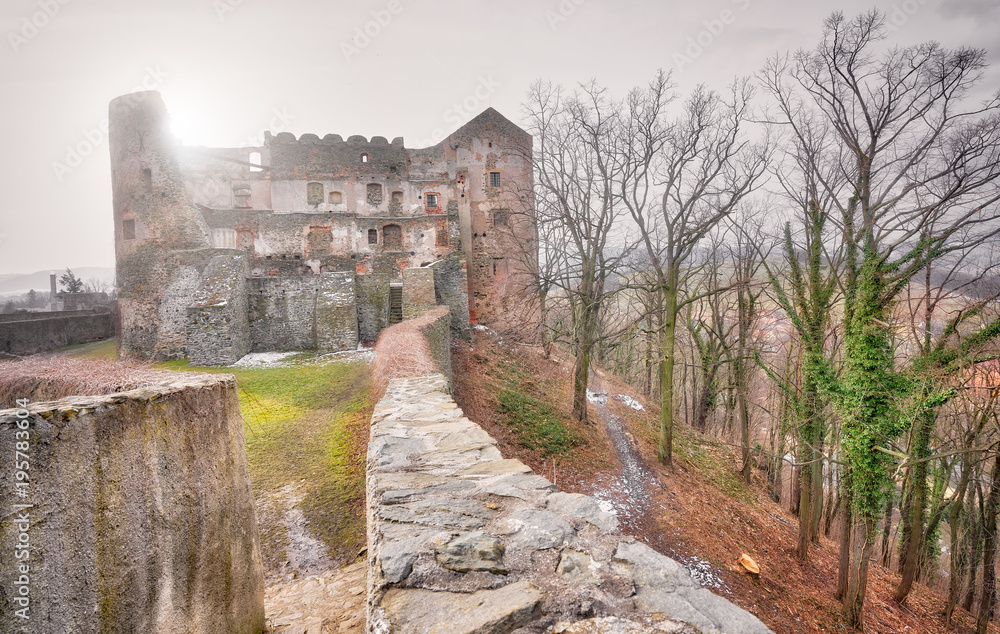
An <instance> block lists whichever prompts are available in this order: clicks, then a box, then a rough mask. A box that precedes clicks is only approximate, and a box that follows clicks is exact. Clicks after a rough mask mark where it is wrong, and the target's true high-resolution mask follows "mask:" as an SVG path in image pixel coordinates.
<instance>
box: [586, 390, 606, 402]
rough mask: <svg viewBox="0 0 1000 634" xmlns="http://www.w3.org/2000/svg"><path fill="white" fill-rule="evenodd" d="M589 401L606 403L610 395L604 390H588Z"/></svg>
mask: <svg viewBox="0 0 1000 634" xmlns="http://www.w3.org/2000/svg"><path fill="white" fill-rule="evenodd" d="M587 401H589V402H591V403H593V404H594V405H606V404H607V402H608V395H607V394H605V393H604V392H591V391H590V390H587Z"/></svg>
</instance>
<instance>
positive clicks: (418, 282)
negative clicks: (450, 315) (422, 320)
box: [403, 267, 437, 319]
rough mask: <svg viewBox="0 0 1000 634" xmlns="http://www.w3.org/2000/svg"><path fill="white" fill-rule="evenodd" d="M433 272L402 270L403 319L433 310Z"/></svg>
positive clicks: (417, 269)
mask: <svg viewBox="0 0 1000 634" xmlns="http://www.w3.org/2000/svg"><path fill="white" fill-rule="evenodd" d="M436 305H437V301H435V299H434V270H433V269H431V268H427V267H420V268H417V267H414V268H408V269H403V319H413V318H415V317H419V316H420V315H423V314H424V313H426V312H427V311H428V310H430V309H432V308H434V306H436Z"/></svg>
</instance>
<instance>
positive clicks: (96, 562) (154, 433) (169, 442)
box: [0, 375, 264, 634]
mask: <svg viewBox="0 0 1000 634" xmlns="http://www.w3.org/2000/svg"><path fill="white" fill-rule="evenodd" d="M4 396H5V397H9V396H14V397H16V396H17V395H4ZM4 400H5V402H7V403H8V404H10V401H9V400H8V399H7V398H5V399H4ZM20 421H28V422H27V424H25V423H23V422H20ZM19 423H20V426H19ZM24 426H27V427H28V429H27V430H24V429H23V427H24ZM24 431H27V432H28V433H27V434H26V435H25V434H23V433H22V435H21V436H20V437H19V436H17V434H18V433H20V432H24ZM25 436H27V439H25ZM18 442H26V443H28V444H27V446H25V445H21V446H18V445H16V443H18ZM16 448H18V449H25V448H27V451H26V452H24V453H27V455H28V456H30V458H28V461H29V462H30V468H29V469H28V473H29V474H30V481H29V487H28V488H27V489H26V490H25V492H26V494H27V495H26V496H25V497H20V496H19V495H18V492H19V490H18V489H17V488H16V487H15V481H16V478H15V474H14V473H13V472H12V468H13V466H14V465H13V457H14V456H15V449H16ZM0 453H2V455H4V456H9V457H10V458H11V460H5V461H4V462H3V464H2V466H0V518H2V519H0V544H2V545H3V548H4V550H5V552H9V553H11V554H12V555H13V553H14V551H15V548H14V546H15V544H26V545H28V548H27V549H26V550H25V551H24V552H26V553H27V557H26V558H23V559H18V560H17V563H18V566H15V565H14V561H13V560H12V559H8V558H6V557H5V558H4V559H3V561H4V562H5V563H4V565H3V566H0V631H2V632H18V633H21V632H27V633H38V634H50V633H52V632H150V633H171V634H174V633H176V634H182V633H212V634H215V633H240V634H243V633H257V632H261V631H262V630H263V627H264V578H263V566H262V563H261V553H260V539H259V535H258V530H257V524H256V521H255V519H254V510H253V495H252V492H251V489H250V479H249V475H248V472H247V463H246V454H245V449H244V438H243V428H242V422H241V418H240V413H239V404H238V401H237V398H236V385H235V380H234V379H233V377H232V376H228V375H215V376H211V377H208V376H204V375H177V378H176V379H175V380H172V382H169V383H164V384H161V385H156V386H152V387H146V388H141V389H136V390H132V391H128V392H122V393H118V394H111V395H107V396H92V397H84V396H75V397H69V398H65V399H61V400H58V401H49V402H40V403H37V404H32V405H30V406H29V407H27V409H26V411H21V412H18V411H17V410H14V409H6V410H2V411H0ZM17 504H23V505H31V506H15V505H17ZM22 565H23V566H27V568H20V566H22ZM23 582H27V583H23ZM23 586H26V587H27V588H28V590H27V594H26V596H27V598H28V599H29V603H28V604H27V605H25V604H24V600H23V599H24V596H23V595H22V594H21V592H22V591H20V590H19V588H20V587H23ZM25 608H27V609H28V612H26V613H22V614H24V615H26V616H28V618H27V619H22V618H20V617H19V616H18V613H17V610H23V609H25Z"/></svg>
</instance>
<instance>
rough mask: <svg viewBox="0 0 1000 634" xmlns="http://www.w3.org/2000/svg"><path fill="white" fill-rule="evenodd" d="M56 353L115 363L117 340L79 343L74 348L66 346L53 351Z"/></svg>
mask: <svg viewBox="0 0 1000 634" xmlns="http://www.w3.org/2000/svg"><path fill="white" fill-rule="evenodd" d="M53 352H57V353H66V354H69V355H70V356H73V357H79V358H81V359H103V360H105V361H115V360H117V359H118V340H117V339H105V340H104V341H93V342H90V343H80V344H77V345H75V346H66V347H64V348H58V349H56V350H53Z"/></svg>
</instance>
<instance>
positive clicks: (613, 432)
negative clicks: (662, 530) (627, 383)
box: [587, 373, 659, 535]
mask: <svg viewBox="0 0 1000 634" xmlns="http://www.w3.org/2000/svg"><path fill="white" fill-rule="evenodd" d="M591 386H592V387H591V390H590V391H589V392H588V394H587V400H588V401H590V403H591V404H593V405H594V406H595V408H596V409H597V414H598V416H599V418H600V420H601V424H602V425H603V426H604V429H605V431H606V432H607V434H608V437H609V438H610V439H611V444H612V445H614V448H615V454H616V455H617V456H618V461H619V462H620V463H621V471H620V472H619V473H618V474H617V477H613V478H612V479H610V480H609V479H608V476H603V477H600V478H599V479H598V482H597V483H596V484H595V488H594V492H593V496H594V497H596V498H597V499H598V500H599V501H600V502H602V503H605V504H610V506H611V508H612V509H613V510H614V512H615V514H616V515H617V516H618V523H619V524H620V525H621V527H622V532H624V533H629V534H632V535H641V534H643V532H644V531H645V528H646V524H647V523H648V518H649V515H650V513H649V510H650V494H649V487H651V486H659V482H658V481H657V480H656V476H655V475H654V474H653V473H651V472H650V471H649V469H647V468H646V466H645V465H644V464H643V463H642V460H641V459H640V458H639V454H638V452H637V451H636V449H635V443H634V441H633V439H632V437H631V436H630V435H629V433H628V432H627V431H626V430H625V423H624V421H623V420H622V419H621V418H619V417H618V416H617V415H615V414H614V413H613V412H612V411H611V409H610V408H608V405H607V403H608V398H610V397H609V395H608V394H607V393H606V392H605V391H604V384H603V383H602V382H601V379H600V377H599V376H597V375H596V373H595V374H594V375H593V378H592V380H591Z"/></svg>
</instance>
